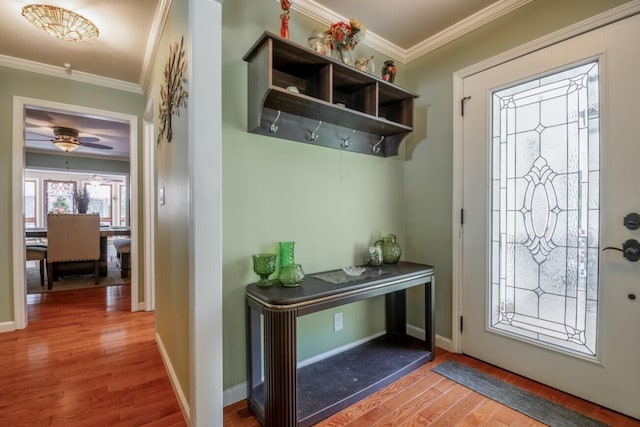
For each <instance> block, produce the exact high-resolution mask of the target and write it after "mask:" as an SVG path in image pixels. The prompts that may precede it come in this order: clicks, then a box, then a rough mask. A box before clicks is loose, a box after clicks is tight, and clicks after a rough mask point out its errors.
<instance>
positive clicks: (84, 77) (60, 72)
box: [0, 55, 142, 94]
mask: <svg viewBox="0 0 640 427" xmlns="http://www.w3.org/2000/svg"><path fill="white" fill-rule="evenodd" d="M0 66H3V67H9V68H16V69H18V70H23V71H30V72H32V73H39V74H46V75H48V76H52V77H59V78H62V79H69V80H75V81H78V82H82V83H89V84H93V85H98V86H104V87H108V88H111V89H118V90H123V91H126V92H133V93H137V94H142V89H141V88H140V86H139V85H138V84H136V83H131V82H125V81H124V80H116V79H110V78H108V77H102V76H98V75H96V74H90V73H85V72H83V71H76V70H71V71H67V70H65V69H64V67H56V66H53V65H49V64H43V63H41V62H35V61H29V60H27V59H21V58H14V57H12V56H6V55H0Z"/></svg>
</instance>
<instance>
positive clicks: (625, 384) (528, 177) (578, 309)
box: [462, 16, 640, 418]
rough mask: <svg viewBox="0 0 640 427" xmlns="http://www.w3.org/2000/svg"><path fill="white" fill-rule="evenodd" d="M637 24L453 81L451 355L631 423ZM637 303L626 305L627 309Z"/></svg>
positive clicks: (639, 191)
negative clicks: (459, 174)
mask: <svg viewBox="0 0 640 427" xmlns="http://www.w3.org/2000/svg"><path fill="white" fill-rule="evenodd" d="M638 40H640V16H635V17H631V18H627V19H625V20H622V21H620V22H617V23H615V24H611V25H609V26H606V27H603V28H600V29H598V30H594V31H592V32H589V33H586V34H583V35H581V36H578V37H575V38H572V39H570V40H567V41H564V42H562V43H559V44H556V45H554V46H551V47H547V48H545V49H543V50H540V51H537V52H534V53H531V54H528V55H526V56H524V57H520V58H518V59H516V60H513V61H510V62H507V63H505V64H502V65H499V66H496V67H494V68H491V69H489V70H487V71H484V72H481V73H478V74H475V75H473V76H470V77H467V78H465V79H464V95H465V97H470V98H467V99H468V100H467V101H466V104H465V115H464V119H463V120H464V137H463V139H464V148H463V157H464V178H463V186H464V196H463V199H464V202H463V205H464V212H465V215H464V216H465V221H464V225H463V238H462V241H463V244H462V245H463V250H462V253H463V255H462V257H463V263H462V264H463V267H462V313H463V319H464V330H463V333H462V347H463V351H464V353H466V354H469V355H471V356H474V357H477V358H479V359H482V360H485V361H487V362H490V363H492V364H495V365H498V366H501V367H503V368H506V369H508V370H511V371H514V372H517V373H519V374H521V375H524V376H527V377H530V378H533V379H535V380H538V381H540V382H542V383H544V384H547V385H550V386H552V387H555V388H558V389H561V390H564V391H567V392H569V393H571V394H574V395H577V396H580V397H583V398H585V399H587V400H590V401H594V402H596V403H599V404H601V405H603V406H606V407H609V408H612V409H615V410H617V411H620V412H622V413H625V414H628V415H631V416H633V417H636V418H640V365H639V363H640V333H639V332H638V327H639V326H640V262H630V261H629V260H627V259H625V258H623V257H622V253H621V252H618V251H605V252H603V250H602V249H603V248H604V247H606V246H615V247H621V246H622V242H625V241H626V240H627V239H636V240H640V230H628V229H627V228H625V227H624V226H623V217H624V216H625V215H627V214H628V213H630V212H638V211H640V178H639V173H638V169H639V167H638V164H639V163H640V136H639V135H640V108H639V107H638V105H640V83H639V82H638V70H639V69H640V49H638V45H637V41H638ZM635 296H638V298H635Z"/></svg>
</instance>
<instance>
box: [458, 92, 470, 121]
mask: <svg viewBox="0 0 640 427" xmlns="http://www.w3.org/2000/svg"><path fill="white" fill-rule="evenodd" d="M469 99H471V97H470V96H465V97H464V98H462V99H461V100H460V115H461V116H462V117H464V103H465V101H468V100H469Z"/></svg>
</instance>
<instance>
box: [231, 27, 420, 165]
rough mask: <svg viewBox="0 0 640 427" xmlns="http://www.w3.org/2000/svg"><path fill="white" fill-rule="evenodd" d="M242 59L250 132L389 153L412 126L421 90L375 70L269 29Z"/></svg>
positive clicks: (351, 148) (331, 145) (345, 148)
mask: <svg viewBox="0 0 640 427" xmlns="http://www.w3.org/2000/svg"><path fill="white" fill-rule="evenodd" d="M243 59H244V60H245V61H247V62H248V64H249V72H248V86H249V90H248V125H247V126H248V130H249V132H252V133H258V134H262V135H269V136H274V137H277V138H284V139H289V140H293V141H299V142H306V143H310V144H316V145H322V146H326V147H333V148H338V149H342V150H349V151H356V152H360V153H365V154H371V155H376V156H382V157H389V156H394V155H396V154H398V146H399V145H400V143H401V142H402V140H403V139H404V137H405V136H406V135H407V134H409V133H410V132H411V131H413V100H414V99H415V98H417V97H418V95H417V94H415V93H412V92H409V91H407V90H405V89H402V88H400V87H398V86H396V85H393V84H391V83H389V82H386V81H384V80H382V79H379V78H377V77H375V76H373V75H371V74H367V73H364V72H361V71H359V70H357V69H355V68H353V67H350V66H348V65H345V64H343V63H341V62H339V61H336V60H334V59H333V58H330V57H328V56H325V55H321V54H318V53H316V52H315V51H313V50H311V49H308V48H306V47H304V46H300V45H298V44H295V43H292V42H290V41H289V40H285V39H283V38H281V37H279V36H277V35H275V34H272V33H269V32H265V33H264V34H263V35H262V36H261V37H260V38H259V39H258V40H257V41H256V43H255V44H254V45H253V46H252V47H251V49H250V50H249V52H248V53H247V54H246V55H245V56H244V58H243ZM291 87H295V88H296V89H297V92H295V91H292V90H290V89H289V88H291Z"/></svg>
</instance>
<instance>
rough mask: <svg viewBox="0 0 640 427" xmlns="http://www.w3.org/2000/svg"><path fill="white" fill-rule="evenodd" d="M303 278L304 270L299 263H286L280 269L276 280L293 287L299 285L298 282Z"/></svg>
mask: <svg viewBox="0 0 640 427" xmlns="http://www.w3.org/2000/svg"><path fill="white" fill-rule="evenodd" d="M303 279H304V271H303V270H302V266H301V265H300V264H291V265H286V266H284V267H282V268H281V269H280V274H279V275H278V280H280V283H282V286H286V287H293V286H298V285H300V282H302V280H303Z"/></svg>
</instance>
